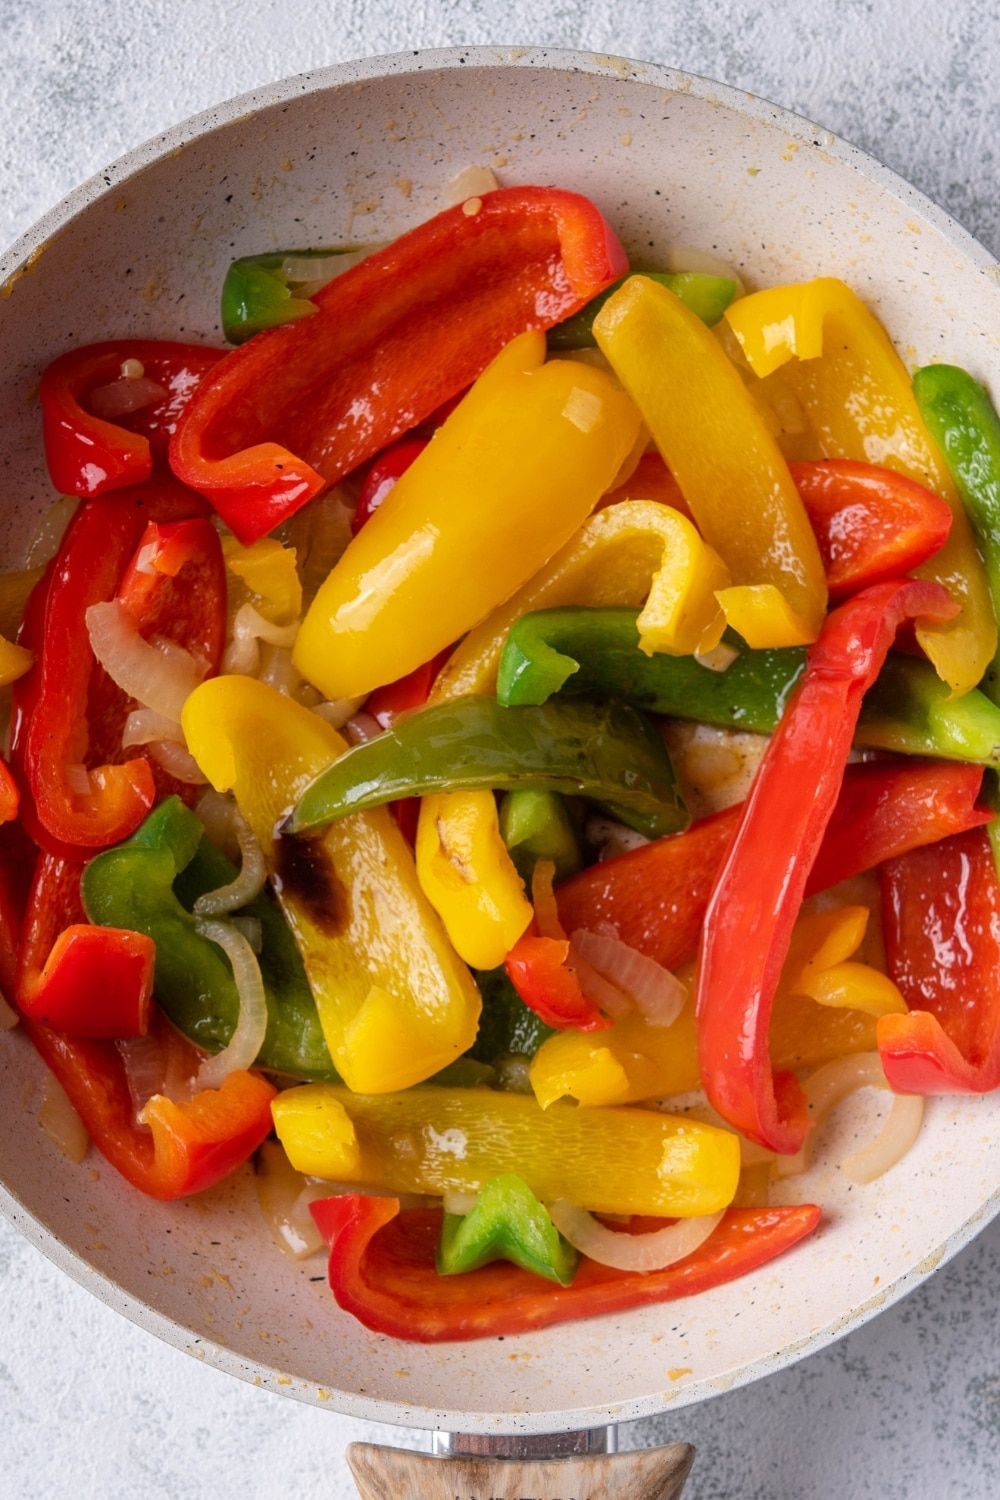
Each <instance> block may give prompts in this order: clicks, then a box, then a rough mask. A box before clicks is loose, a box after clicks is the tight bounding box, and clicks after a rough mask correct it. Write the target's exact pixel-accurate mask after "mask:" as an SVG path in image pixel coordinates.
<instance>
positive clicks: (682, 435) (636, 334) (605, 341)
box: [594, 276, 826, 646]
mask: <svg viewBox="0 0 1000 1500" xmlns="http://www.w3.org/2000/svg"><path fill="white" fill-rule="evenodd" d="M594 336H595V338H596V339H597V342H598V346H599V347H600V349H601V350H602V352H603V353H604V354H605V355H606V356H607V358H608V359H609V360H610V361H611V364H612V365H613V367H614V369H615V371H616V373H617V374H618V376H619V378H620V379H621V381H622V383H623V384H624V385H625V388H626V389H627V390H628V391H629V392H630V393H631V395H632V396H633V398H634V400H635V402H636V404H637V406H638V407H639V409H640V411H641V412H642V414H643V417H644V418H645V420H646V423H647V425H648V426H649V429H650V431H651V432H652V434H653V437H654V439H655V442H656V446H657V447H658V448H659V450H660V452H661V454H662V455H663V458H664V459H665V460H666V463H667V464H668V466H669V467H670V469H671V471H672V472H673V474H674V477H675V478H676V479H677V481H678V483H679V484H680V487H681V490H682V491H683V493H684V498H685V499H686V500H687V503H688V504H689V505H690V507H691V511H692V513H693V515H694V517H695V519H696V521H697V522H698V526H699V529H700V530H701V533H702V535H703V536H704V538H705V540H706V541H707V542H708V543H709V544H710V545H711V546H712V547H714V548H715V550H716V551H717V552H718V553H719V555H720V556H721V558H722V560H723V561H724V562H725V564H726V566H727V567H728V569H729V572H730V573H731V575H732V580H733V583H734V584H735V585H737V586H740V587H743V586H750V587H752V588H754V589H757V590H760V589H763V590H764V591H765V594H766V596H767V597H768V598H770V599H771V600H772V613H773V615H774V618H775V620H777V621H778V622H779V624H780V627H781V629H782V638H781V639H778V638H776V637H775V636H774V635H770V638H764V639H760V638H755V639H753V640H751V641H750V644H751V645H757V646H776V645H791V644H794V643H796V642H799V643H801V642H805V641H810V640H814V639H815V637H816V634H817V633H818V631H819V628H820V624H821V623H822V619H823V611H824V609H825V606H826V580H825V578H824V576H823V564H822V561H821V559H820V555H819V549H818V547H817V545H816V538H815V536H814V535H813V531H812V528H811V526H810V525H809V520H808V517H807V516H806V513H805V510H804V508H803V505H802V501H801V500H800V499H799V495H798V491H797V490H796V488H795V485H794V484H793V482H792V478H791V475H790V474H789V472H788V466H787V464H786V463H785V460H784V458H783V457H782V455H781V452H780V450H779V449H778V446H777V444H776V443H775V441H774V439H773V438H772V437H771V434H770V433H769V432H768V430H767V428H766V426H765V425H764V420H763V418H762V416H761V415H760V413H759V411H758V410H757V408H756V407H755V405H754V403H753V400H752V398H751V397H750V395H749V393H748V392H747V390H746V387H745V386H744V384H743V382H742V380H741V379H740V377H739V375H738V373H737V371H736V370H735V369H734V367H733V365H732V364H731V363H730V361H729V360H728V359H727V357H726V355H725V354H724V353H723V350H722V348H721V346H720V345H719V344H718V343H717V341H716V340H715V338H714V337H713V335H712V334H711V333H710V332H709V331H708V330H707V329H706V328H705V325H704V324H703V323H702V322H700V321H699V319H698V318H696V317H695V316H694V314H693V313H691V312H689V311H688V309H687V308H686V307H685V306H684V304H683V303H682V302H681V301H680V299H679V298H677V297H675V296H674V295H673V294H672V293H671V292H669V291H668V290H667V289H666V288H665V287H662V286H658V285H657V284H656V283H655V282H653V281H650V280H649V279H648V278H647V277H643V276H633V277H630V278H629V280H628V281H626V283H625V285H624V286H623V287H622V288H621V290H620V291H617V292H616V293H615V294H614V296H613V297H611V298H610V299H609V301H608V302H607V303H606V304H605V305H604V307H603V308H602V309H601V312H600V313H599V314H598V316H597V318H596V319H595V321H594Z"/></svg>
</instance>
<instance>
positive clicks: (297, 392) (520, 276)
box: [170, 187, 627, 676]
mask: <svg viewBox="0 0 1000 1500" xmlns="http://www.w3.org/2000/svg"><path fill="white" fill-rule="evenodd" d="M626 266H627V262H626V260H625V256H624V252H623V251H622V249H621V246H620V245H619V244H618V241H617V239H616V238H615V236H614V234H613V233H612V231H611V229H610V228H609V227H608V225H607V224H606V223H605V221H604V219H603V218H602V217H601V215H600V213H599V212H598V211H597V209H596V208H595V207H594V206H593V204H592V203H590V202H588V201H587V199H586V198H581V197H579V196H578V195H577V194H575V193H566V192H560V191H558V190H556V189H549V188H537V187H522V188H507V189H501V190H500V191H497V192H494V193H488V194H486V195H485V196H484V197H483V198H481V199H471V200H469V202H468V203H466V204H460V205H458V206H456V207H455V208H452V209H448V210H446V211H445V212H444V213H441V214H438V215H437V217H436V218H433V219H431V220H429V221H428V222H427V223H424V224H421V225H419V226H418V227H417V228H416V229H413V230H411V231H410V232H409V233H408V234H405V235H403V236H402V237H401V238H399V239H398V240H396V241H394V243H393V244H391V245H389V246H387V247H386V248H385V249H383V250H379V251H376V252H375V253H374V254H373V255H370V256H369V257H368V258H367V259H366V260H364V261H362V262H361V264H360V265H357V266H355V267H354V268H353V269H352V270H350V271H348V272H347V273H346V274H345V275H343V276H338V277H337V278H336V280H334V281H332V282H330V283H329V285H328V286H326V287H324V288H323V289H322V291H320V292H317V293H316V295H315V297H314V299H313V300H314V302H315V305H316V307H317V309H318V311H317V312H316V313H315V314H314V315H312V316H310V317H307V318H303V319H302V320H301V321H299V322H296V323H292V324H288V325H286V326H285V327H282V328H273V329H269V330H267V331H265V332H264V333H261V334H258V335H257V337H256V338H254V339H251V340H250V341H249V342H248V343H246V344H244V345H243V346H242V347H241V348H239V349H236V350H234V351H233V352H232V353H230V354H228V355H227V356H226V357H225V359H224V360H223V361H222V362H221V363H220V365H219V366H218V368H217V369H216V370H215V371H214V372H213V375H212V377H211V378H210V379H209V380H208V381H207V382H206V383H205V384H204V385H203V386H202V387H201V389H200V390H199V392H198V394H197V397H196V399H195V400H194V402H193V403H192V404H191V406H190V407H189V408H188V411H187V413H186V414H185V417H184V420H183V421H182V422H181V424H180V425H179V427H178V430H177V433H176V434H175V436H174V439H173V442H172V443H171V449H170V462H171V464H172V466H173V468H174V471H175V472H176V473H177V474H178V476H179V477H180V478H181V479H183V480H184V481H185V483H187V484H190V485H191V486H192V487H193V488H194V489H198V490H201V492H202V493H203V494H205V495H207V496H208V497H209V498H210V499H211V501H212V504H213V505H214V506H215V508H216V509H217V510H218V511H219V514H220V515H221V516H222V517H223V519H224V520H225V521H226V522H227V523H228V524H229V525H230V527H231V528H232V530H233V531H234V532H235V533H236V535H237V536H238V537H239V539H240V541H242V542H251V541H254V540H256V538H258V537H260V536H263V535H264V534H265V532H267V531H270V530H271V529H272V527H274V526H276V525H277V524H278V523H279V522H280V521H282V520H284V519H285V518H286V517H287V516H289V515H291V514H292V513H293V512H294V511H296V510H298V509H299V507H300V506H302V505H304V504H305V503H306V501H307V500H309V499H311V498H312V497H313V496H314V495H316V494H318V493H319V492H320V491H321V490H322V489H324V488H325V487H326V486H327V485H328V484H332V483H335V482H336V481H337V480H338V479H340V478H341V477H342V476H343V475H344V474H347V473H349V472H350V471H351V470H352V469H355V468H357V467H358V465H359V464H361V463H363V462H364V461H365V459H367V458H371V457H372V455H373V454H375V453H378V452H380V451H381V449H383V448H384V447H386V445H387V444H388V443H390V442H392V441H393V440H394V439H395V438H397V437H399V436H401V435H402V434H403V433H404V432H406V431H407V430H408V429H409V428H411V427H413V426H415V425H416V424H417V423H418V422H421V421H423V419H424V418H425V417H428V416H430V415H431V413H432V412H433V411H435V410H436V408H437V407H439V406H440V405H441V403H442V402H443V401H446V400H447V399H448V398H449V397H451V396H454V395H456V394H457V393H458V392H459V391H462V390H464V389H465V388H466V386H468V385H470V384H471V383H472V381H473V380H474V379H475V378H476V376H477V375H479V374H480V373H481V372H482V370H483V369H484V368H485V367H486V365H487V364H488V363H489V362H490V360H491V359H493V358H494V356H495V355H496V354H498V353H499V351H500V350H501V349H502V348H503V347H504V346H505V345H506V344H508V343H509V342H510V341H511V339H513V338H515V337H516V335H518V334H520V333H522V332H523V331H524V330H525V329H544V328H547V327H549V326H551V324H552V323H555V322H558V321H559V319H560V318H564V317H568V316H569V315H570V314H571V313H574V312H576V311H577V309H578V308H580V307H582V306H583V305H584V303H585V302H587V301H589V300H590V298H591V297H592V296H593V295H594V294H595V293H596V292H599V291H600V290H601V288H602V287H604V286H606V285H607V284H608V282H609V281H612V280H613V279H614V278H615V277H616V276H620V275H621V274H622V272H623V271H624V270H625V269H626ZM426 654H427V655H428V656H429V655H431V654H432V653H431V652H427V653H426ZM410 665H411V666H415V665H416V662H412V663H410ZM392 675H394V676H399V675H401V674H400V673H398V672H397V673H394V674H392Z"/></svg>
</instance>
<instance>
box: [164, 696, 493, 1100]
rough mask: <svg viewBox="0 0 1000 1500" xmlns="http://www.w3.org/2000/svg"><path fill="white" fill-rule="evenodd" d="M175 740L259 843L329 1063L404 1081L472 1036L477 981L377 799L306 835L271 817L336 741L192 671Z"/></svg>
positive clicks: (297, 717)
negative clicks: (279, 828) (282, 833)
mask: <svg viewBox="0 0 1000 1500" xmlns="http://www.w3.org/2000/svg"><path fill="white" fill-rule="evenodd" d="M181 723H182V727H183V730H184V734H185V737H186V739H187V743H188V748H189V749H190V751H191V754H192V755H193V756H194V758H195V760H196V761H197V762H198V764H199V766H200V767H201V769H202V770H203V771H204V773H205V775H206V776H207V777H208V779H209V781H210V782H211V783H212V785H213V786H214V787H215V788H216V790H217V791H230V790H231V791H232V792H233V793H234V794H235V797H236V801H237V804H238V805H239V808H240V811H241V812H242V814H243V816H244V817H245V818H246V820H247V822H248V823H249V824H250V827H251V828H252V830H253V832H254V834H255V836H256V838H257V839H258V841H259V842H260V844H261V847H262V848H263V850H264V855H265V859H266V860H267V863H268V869H269V873H270V874H271V875H272V879H273V883H274V888H275V893H276V895H277V898H278V900H279V902H280V903H281V906H282V908H283V910H284V912H285V916H286V917H287V919H288V922H289V925H290V927H291V929H292V932H293V933H294V935H295V938H296V941H297V943H298V945H299V949H300V951H301V953H302V959H303V962H304V964H305V970H306V974H307V975H308V978H309V983H310V986H311V988H312V991H313V995H314V996H315V999H316V1006H317V1009H318V1011H319V1018H320V1022H321V1024H322V1027H323V1034H324V1036H325V1038H326V1042H327V1046H328V1047H329V1049H330V1055H331V1057H332V1058H333V1063H334V1066H335V1067H336V1069H337V1071H338V1073H339V1074H340V1075H341V1077H342V1078H343V1079H344V1080H345V1081H346V1082H347V1084H348V1085H349V1086H350V1087H351V1088H355V1089H360V1090H363V1091H365V1092H367V1093H381V1092H384V1091H388V1090H392V1089H399V1088H406V1087H408V1086H409V1085H410V1084H413V1083H419V1082H421V1081H422V1080H423V1079H425V1078H429V1077H430V1076H431V1074H432V1073H436V1072H438V1071H439V1070H440V1069H441V1068H442V1067H444V1066H445V1065H446V1064H447V1063H449V1062H453V1061H454V1060H455V1058H457V1057H459V1056H461V1054H462V1053H463V1052H465V1051H466V1050H467V1049H468V1048H469V1047H470V1046H471V1045H472V1042H473V1040H474V1039H475V1035H476V1029H477V1025H478V1021H479V1011H480V998H479V992H478V990H477V989H476V986H475V984H474V983H473V981H472V978H471V976H470V974H469V971H468V969H467V968H466V967H465V965H464V964H463V963H462V962H461V960H460V959H459V958H458V957H457V955H456V954H455V952H454V950H453V949H452V947H451V944H450V943H449V942H448V939H447V936H446V934H445V932H444V930H443V928H442V926H441V923H440V920H439V918H438V916H437V914H436V913H435V912H434V910H433V909H432V908H431V906H430V904H429V903H428V901H427V899H426V897H425V896H424V894H423V892H422V891H421V889H420V885H419V883H418V881H417V877H416V870H415V868H414V864H413V856H412V854H411V853H410V850H409V847H408V846H407V844H406V841H405V839H404V838H403V836H402V834H401V833H400V832H399V829H398V827H397V826H396V822H395V820H394V818H393V817H392V814H391V813H390V812H389V811H388V809H387V808H374V809H372V810H371V811H370V812H364V813H355V814H354V815H353V816H351V817H349V818H344V819H343V820H342V821H340V822H338V823H333V824H331V825H330V826H329V828H327V829H326V830H325V832H324V833H323V834H322V835H320V836H319V837H317V838H305V839H303V838H290V837H284V838H282V837H275V835H274V829H275V825H276V824H277V823H278V822H279V820H280V818H281V817H282V815H283V814H284V813H285V812H286V811H287V810H288V808H289V807H291V806H292V805H293V804H294V803H295V801H296V800H297V798H298V797H299V796H300V794H301V793H302V791H303V790H304V789H305V787H306V786H307V785H308V784H309V782H310V781H312V780H313V778H314V777H315V776H316V775H318V773H319V772H320V771H321V770H323V769H324V768H325V767H326V766H328V765H329V764H330V762H331V761H332V760H335V759H336V758H337V756H339V755H341V754H343V752H344V750H346V748H347V744H346V741H345V740H343V739H342V738H341V736H340V735H339V734H338V733H337V731H336V730H335V729H332V728H331V727H330V725H329V724H327V723H326V722H325V721H324V720H322V719H320V718H318V717H317V715H315V714H313V713H310V712H309V710H308V709H306V708H303V707H302V706H301V705H300V704H298V703H295V702H293V701H292V700H291V699H289V698H287V697H285V696H284V695H282V694H281V693H278V692H277V691H276V690H275V689H274V688H271V687H269V686H267V684H265V683H263V682H258V681H257V680H256V679H254V678H250V677H239V676H226V677H214V678H211V679H210V680H209V681H208V682H204V683H202V684H201V686H200V687H198V688H196V689H195V691H194V692H193V693H192V694H191V695H190V697H189V698H188V700H187V702H186V703H185V705H184V711H183V715H182V720H181Z"/></svg>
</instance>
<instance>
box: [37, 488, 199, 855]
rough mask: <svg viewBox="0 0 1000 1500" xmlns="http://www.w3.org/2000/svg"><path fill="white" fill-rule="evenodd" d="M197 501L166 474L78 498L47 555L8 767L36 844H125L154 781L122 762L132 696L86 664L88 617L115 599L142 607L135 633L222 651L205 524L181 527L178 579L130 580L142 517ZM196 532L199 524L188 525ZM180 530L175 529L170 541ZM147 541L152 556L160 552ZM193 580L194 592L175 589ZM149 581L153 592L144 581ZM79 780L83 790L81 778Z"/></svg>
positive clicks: (187, 511) (59, 847) (194, 506)
mask: <svg viewBox="0 0 1000 1500" xmlns="http://www.w3.org/2000/svg"><path fill="white" fill-rule="evenodd" d="M203 509H204V505H203V502H202V501H201V499H200V498H199V497H198V496H197V495H194V494H192V493H191V491H190V490H186V489H185V488H184V487H183V486H182V485H180V484H178V483H177V481H176V480H174V479H173V478H172V477H170V476H159V477H157V478H155V479H153V480H151V481H149V482H148V483H147V484H145V485H140V486H137V487H135V488H130V489H126V490H118V491H116V492H115V493H114V494H113V495H108V496H98V497H96V498H94V499H91V500H87V501H85V502H84V504H83V505H81V506H80V508H79V509H78V510H77V512H76V514H75V515H74V517H73V519H72V521H71V522H70V525H69V527H68V529H67V531H66V534H65V536H64V537H63V540H62V544H61V546H60V548H59V551H58V553H57V555H56V557H55V558H54V559H53V561H52V563H51V564H50V566H49V568H48V569H47V570H46V573H45V575H44V577H43V578H42V580H41V581H40V582H39V584H38V585H37V586H36V587H35V589H34V590H33V592H32V594H31V596H30V597H29V600H28V604H27V608H26V611H25V617H24V624H23V626H22V630H21V642H22V644H23V645H25V646H26V647H27V648H29V649H30V650H32V651H33V652H34V656H35V661H34V665H33V666H32V668H31V670H30V671H29V672H27V673H26V674H25V676H24V677H22V678H20V679H19V680H18V682H16V683H15V685H14V692H13V716H12V739H11V761H12V764H13V766H14V768H15V770H16V771H17V772H18V773H19V774H20V777H21V779H22V784H23V785H24V786H25V787H26V789H27V790H28V792H29V793H30V797H29V798H28V799H26V805H25V808H24V816H25V818H26V820H27V826H28V828H29V831H30V832H31V833H32V835H33V836H34V837H35V838H36V839H37V840H38V842H40V843H41V844H42V845H43V846H45V847H49V848H53V849H54V850H55V851H56V852H64V851H65V850H66V849H67V848H70V849H77V850H81V849H82V850H86V849H95V848H102V847H105V846H106V845H108V844H112V843H116V842H117V841H118V840H119V839H122V838H125V837H127V836H128V834H130V833H131V832H132V831H133V829H135V828H136V827H137V825H138V824H139V823H140V822H141V820H142V818H143V817H144V816H145V814H146V812H148V810H149V808H150V807H151V806H152V803H153V799H154V797H155V793H156V778H155V776H154V772H153V769H152V767H151V766H150V763H149V761H148V760H147V759H146V758H145V757H144V756H136V757H133V758H132V759H128V760H125V761H124V762H122V754H123V752H122V749H121V731H122V726H123V724H124V720H125V716H126V713H127V711H128V706H129V700H128V699H127V697H126V696H125V694H124V693H122V692H121V690H120V689H119V688H117V687H115V685H114V684H113V683H112V682H111V680H110V678H108V677H107V675H106V674H105V673H104V671H103V670H102V669H101V668H99V667H98V666H97V664H96V662H95V658H94V653H93V650H92V648H91V645H90V640H89V637H88V635H87V629H86V623H85V616H86V612H87V610H88V608H89V607H90V606H91V605H94V604H98V603H102V602H104V601H107V600H110V599H111V598H112V597H114V595H115V592H116V590H117V589H118V588H119V586H120V585H122V582H123V579H127V578H129V579H131V582H130V583H128V584H127V589H126V593H125V595H124V596H123V599H122V602H123V605H124V607H125V608H126V609H128V608H129V600H131V601H132V602H133V604H134V606H135V607H136V608H138V609H140V610H141V611H142V618H141V620H140V621H138V624H139V625H140V626H143V625H145V624H146V622H148V628H151V629H153V630H156V631H158V632H159V633H161V634H163V635H166V636H169V637H170V638H172V639H175V640H178V643H179V644H187V643H188V642H189V641H190V644H191V645H192V646H193V647H194V648H195V649H196V650H198V651H199V652H201V653H202V655H203V656H204V657H205V659H206V662H207V663H208V664H212V665H214V663H215V662H216V661H217V660H218V655H219V652H220V651H221V647H222V628H223V625H224V612H223V603H222V600H223V587H224V584H223V572H222V561H221V553H220V552H219V544H218V540H217V539H216V538H215V536H214V533H212V531H211V528H206V529H205V530H204V531H201V530H198V531H197V543H196V544H195V543H192V540H191V533H190V532H188V531H186V532H185V533H184V537H185V538H186V541H185V544H184V549H183V551H184V555H183V558H182V559H180V560H179V559H178V555H177V553H175V554H174V556H173V561H168V564H167V566H168V568H169V567H172V566H173V565H174V563H175V562H178V561H179V568H178V576H177V577H176V578H172V577H171V575H170V573H169V572H168V571H159V570H158V569H157V568H156V565H155V563H152V564H151V567H152V572H151V573H150V574H142V573H141V572H138V571H137V570H134V569H133V570H132V572H131V573H129V563H130V560H131V559H132V557H133V554H134V553H135V552H136V549H137V548H138V547H139V546H140V544H141V543H142V542H143V538H144V533H145V531H146V527H147V524H148V523H149V522H150V521H156V522H161V523H166V522H173V521H174V520H176V519H179V518H181V517H190V516H192V515H194V516H197V515H199V514H200V513H201V512H202V511H203ZM197 524H198V526H199V527H200V525H201V523H200V522H199V523H197ZM176 535H178V534H176V533H175V536H176ZM158 545H159V544H157V543H153V544H151V549H152V550H151V553H150V555H151V556H152V553H153V552H156V551H157V550H158ZM183 582H194V583H196V584H197V585H198V587H197V589H196V590H195V591H194V592H193V593H190V592H188V591H185V592H184V596H183V599H181V598H180V596H179V595H178V593H177V588H179V587H180V585H181V584H182V583H183ZM154 584H155V585H156V587H155V588H154V587H153V585H154ZM83 774H86V777H87V785H86V789H85V790H81V789H80V786H79V785H78V783H79V782H80V781H81V780H82V776H83Z"/></svg>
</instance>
